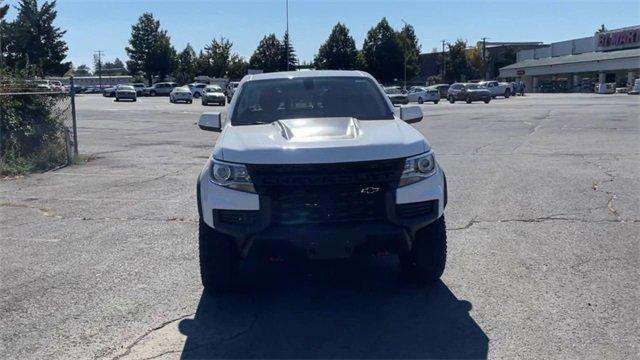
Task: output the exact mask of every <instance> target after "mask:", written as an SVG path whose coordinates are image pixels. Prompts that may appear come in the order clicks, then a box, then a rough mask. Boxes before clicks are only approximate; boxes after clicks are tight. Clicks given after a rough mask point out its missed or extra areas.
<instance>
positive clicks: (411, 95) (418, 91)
mask: <svg viewBox="0 0 640 360" xmlns="http://www.w3.org/2000/svg"><path fill="white" fill-rule="evenodd" d="M407 99H408V100H409V102H417V103H418V104H422V103H424V102H425V101H428V102H433V103H434V104H437V103H438V101H440V93H439V92H438V90H436V89H428V88H426V87H422V86H414V87H412V88H411V89H409V92H408V93H407Z"/></svg>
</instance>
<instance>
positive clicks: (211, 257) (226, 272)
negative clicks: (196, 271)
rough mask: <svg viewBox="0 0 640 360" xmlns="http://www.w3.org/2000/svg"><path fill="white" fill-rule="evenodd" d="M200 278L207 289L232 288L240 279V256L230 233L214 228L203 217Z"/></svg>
mask: <svg viewBox="0 0 640 360" xmlns="http://www.w3.org/2000/svg"><path fill="white" fill-rule="evenodd" d="M198 245H199V250H200V279H201V280H202V286H204V288H205V291H213V292H224V291H228V290H231V289H232V288H233V286H234V285H235V284H236V282H237V280H238V273H239V270H240V256H239V254H238V248H237V246H236V244H235V243H234V241H233V238H231V237H230V236H228V235H225V234H223V233H221V232H218V231H216V230H215V229H212V228H210V227H209V225H207V224H206V223H205V222H204V221H203V220H202V218H200V221H199V231H198Z"/></svg>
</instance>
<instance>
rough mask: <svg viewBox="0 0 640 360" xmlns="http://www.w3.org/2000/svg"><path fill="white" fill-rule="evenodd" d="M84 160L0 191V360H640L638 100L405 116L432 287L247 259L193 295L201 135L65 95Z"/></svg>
mask: <svg viewBox="0 0 640 360" xmlns="http://www.w3.org/2000/svg"><path fill="white" fill-rule="evenodd" d="M77 107H78V127H79V142H80V152H81V153H82V154H84V155H90V157H89V160H90V161H88V162H86V163H83V164H80V165H75V166H70V167H66V168H62V169H59V170H56V171H51V172H47V173H43V174H34V175H30V176H26V177H22V178H18V179H4V180H0V246H1V248H2V251H1V252H0V263H1V264H2V266H1V267H0V279H1V282H0V311H1V313H2V318H3V321H2V322H0V337H1V341H0V344H2V346H1V347H0V349H1V351H0V353H2V354H3V355H2V357H3V358H20V359H43V358H49V359H51V358H57V359H69V358H99V359H120V358H135V359H143V358H179V357H183V358H208V357H226V358H274V357H278V358H285V357H296V358H298V357H301V358H304V357H313V358H333V357H339V358H430V357H434V358H486V357H489V358H505V359H512V358H541V359H546V358H581V359H587V358H592V359H601V358H607V359H629V358H636V357H638V356H639V354H640V348H639V347H638V344H639V343H640V339H639V336H638V334H640V325H639V322H638V309H637V306H638V303H640V296H639V294H640V292H639V289H638V276H639V275H640V270H639V269H640V247H639V246H640V245H639V243H638V239H639V238H640V236H639V235H640V191H639V190H640V141H639V139H640V132H639V131H640V119H639V114H640V97H634V96H628V95H587V94H531V95H527V96H525V97H516V98H510V99H501V98H499V99H496V100H494V101H492V102H491V103H490V104H488V105H485V104H483V103H473V104H464V103H456V104H449V103H446V102H441V103H439V104H437V105H434V104H424V105H422V107H423V110H424V113H425V118H424V120H423V121H422V122H421V123H418V124H415V127H416V128H417V129H419V130H420V131H421V132H422V133H424V134H425V135H426V136H427V138H428V139H429V141H430V142H431V145H432V147H433V148H434V150H435V152H436V157H437V159H438V161H439V162H440V164H441V165H442V167H443V168H444V169H445V170H446V172H447V178H448V181H449V205H448V207H447V210H446V219H447V225H448V241H449V255H448V265H447V269H446V271H445V275H444V277H443V281H442V282H441V283H439V284H437V285H435V286H433V287H430V288H425V287H421V286H415V285H410V284H406V283H404V282H403V281H401V280H399V279H398V270H397V267H396V260H395V258H393V257H371V258H359V259H355V260H349V261H332V262H302V263H272V262H263V261H260V260H258V259H252V260H250V261H249V262H248V263H247V264H246V267H245V269H244V273H245V274H244V276H245V279H246V285H245V287H244V289H245V290H244V291H242V292H241V293H237V294H233V295H229V296H222V297H215V298H214V297H210V296H206V295H203V293H202V287H201V285H200V281H199V273H198V256H197V237H196V235H197V209H196V203H195V184H196V177H197V174H198V173H199V171H200V169H201V168H202V166H203V165H204V163H205V161H206V159H207V157H208V156H209V154H210V151H211V149H212V147H213V145H214V143H215V139H216V135H215V134H212V133H207V132H203V131H200V130H198V128H197V126H196V125H195V124H196V121H197V119H198V116H199V114H200V113H201V112H202V111H203V110H205V109H206V110H211V111H214V110H215V109H221V108H220V107H207V108H204V107H203V106H201V105H200V102H199V101H196V102H195V103H194V104H191V105H188V104H169V100H168V98H166V97H158V98H140V99H139V101H138V102H136V103H116V102H114V101H113V99H110V98H103V97H101V96H98V95H80V96H78V98H77Z"/></svg>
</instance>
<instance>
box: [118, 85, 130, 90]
mask: <svg viewBox="0 0 640 360" xmlns="http://www.w3.org/2000/svg"><path fill="white" fill-rule="evenodd" d="M118 90H133V86H130V85H120V86H118Z"/></svg>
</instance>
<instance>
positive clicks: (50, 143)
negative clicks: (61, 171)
mask: <svg viewBox="0 0 640 360" xmlns="http://www.w3.org/2000/svg"><path fill="white" fill-rule="evenodd" d="M68 89H69V90H67V88H66V87H62V86H60V87H53V88H52V87H51V86H50V85H48V84H46V85H44V86H43V84H37V85H35V86H34V83H33V82H11V83H8V84H7V83H5V84H2V87H0V173H2V174H5V175H7V174H8V175H12V174H18V173H24V172H29V171H39V170H48V169H52V168H55V167H58V166H62V165H66V164H70V163H72V162H73V161H74V159H75V156H76V155H77V153H78V146H77V145H78V144H77V132H76V126H75V94H74V92H73V82H72V85H71V86H70V87H69V88H68Z"/></svg>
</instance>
